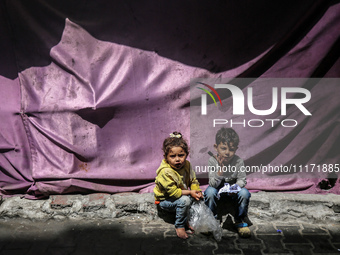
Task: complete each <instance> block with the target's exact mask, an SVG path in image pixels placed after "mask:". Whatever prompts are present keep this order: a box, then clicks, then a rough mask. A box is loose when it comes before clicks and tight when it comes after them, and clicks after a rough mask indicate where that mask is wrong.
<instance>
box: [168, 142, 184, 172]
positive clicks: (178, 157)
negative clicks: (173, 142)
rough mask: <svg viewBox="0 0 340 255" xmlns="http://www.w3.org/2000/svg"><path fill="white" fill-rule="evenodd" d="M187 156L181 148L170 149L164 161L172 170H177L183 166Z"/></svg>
mask: <svg viewBox="0 0 340 255" xmlns="http://www.w3.org/2000/svg"><path fill="white" fill-rule="evenodd" d="M187 156H188V155H187V154H186V153H185V151H184V150H183V149H182V148H181V147H172V148H171V149H170V151H169V153H168V155H167V156H166V159H165V160H166V161H167V162H168V164H169V165H170V166H171V167H172V168H173V169H175V170H179V169H181V168H182V167H183V166H184V164H185V160H186V159H187Z"/></svg>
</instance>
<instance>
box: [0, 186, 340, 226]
mask: <svg viewBox="0 0 340 255" xmlns="http://www.w3.org/2000/svg"><path fill="white" fill-rule="evenodd" d="M0 203H1V205H0V218H1V219H6V218H25V219H30V220H44V221H45V220H48V219H60V220H61V219H86V218H87V219H112V218H119V217H123V216H129V215H140V216H147V217H150V218H151V219H154V218H157V217H159V216H158V211H157V206H156V205H155V204H154V198H153V194H152V193H145V194H138V193H119V194H114V195H111V194H104V193H94V194H89V195H51V196H50V197H49V198H48V199H46V200H29V199H25V198H21V197H19V196H15V197H9V198H2V199H0ZM249 218H250V219H251V221H252V222H259V223H260V222H268V221H270V222H273V221H274V222H307V223H338V222H340V195H335V194H327V195H317V194H289V193H271V192H259V193H252V197H251V200H250V205H249Z"/></svg>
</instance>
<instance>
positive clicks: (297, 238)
mask: <svg viewBox="0 0 340 255" xmlns="http://www.w3.org/2000/svg"><path fill="white" fill-rule="evenodd" d="M226 221H227V220H226ZM222 226H223V237H222V240H221V241H219V242H216V241H215V239H214V238H213V235H209V234H208V235H207V234H201V233H196V234H191V235H190V237H189V239H187V240H182V239H179V238H178V237H177V236H176V233H175V229H174V226H173V225H172V224H171V223H169V222H165V221H164V220H163V219H159V218H157V219H153V220H151V219H150V218H148V217H145V216H142V215H140V216H139V215H138V214H136V215H134V216H128V217H121V218H113V219H110V220H109V219H101V220H99V219H95V220H91V219H82V220H70V219H66V220H52V219H49V220H46V221H32V220H27V219H26V220H25V219H22V218H16V219H1V221H0V254H1V255H2V254H3V255H21V254H28V255H31V254H32V255H33V254H34V255H37V254H44V255H45V254H56V255H59V254H79V255H87V254H100V255H105V254H122V255H123V254H124V255H129V254H131V255H132V254H145V255H151V254H155V255H156V254H157V255H159V254H169V255H170V254H205V255H207V254H255V255H257V254H264V255H265V254H277V255H278V254H303V255H305V254H334V255H339V254H340V223H339V224H337V223H332V224H328V225H317V224H308V223H285V222H268V223H266V224H264V223H254V225H252V226H251V227H250V228H251V231H252V236H251V238H248V239H244V238H240V237H239V236H238V235H237V233H236V231H235V230H234V229H233V228H232V227H231V225H230V224H228V223H226V222H224V223H222Z"/></svg>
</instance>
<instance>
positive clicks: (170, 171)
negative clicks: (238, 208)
mask: <svg viewBox="0 0 340 255" xmlns="http://www.w3.org/2000/svg"><path fill="white" fill-rule="evenodd" d="M163 152H164V159H163V160H162V163H161V165H160V166H159V168H158V169H157V172H156V173H157V176H156V180H155V183H156V187H155V188H154V190H153V191H154V194H155V203H156V204H158V205H159V207H160V208H161V209H163V210H166V211H170V212H176V220H175V228H176V233H177V236H178V237H180V238H183V239H186V238H188V235H187V233H186V231H185V228H186V227H188V228H189V229H190V230H192V231H193V229H192V228H191V227H190V226H189V225H188V222H187V221H188V218H187V214H188V212H189V208H190V205H191V203H192V202H193V199H196V200H199V199H200V198H202V197H203V196H202V191H201V189H200V187H199V183H198V181H197V179H196V175H195V172H194V171H193V170H192V168H191V164H190V162H189V161H187V160H186V159H187V157H188V154H189V148H188V144H187V143H186V141H185V140H184V139H183V137H182V134H181V133H178V132H173V133H171V134H170V137H168V138H166V139H165V140H164V142H163ZM189 188H190V189H189Z"/></svg>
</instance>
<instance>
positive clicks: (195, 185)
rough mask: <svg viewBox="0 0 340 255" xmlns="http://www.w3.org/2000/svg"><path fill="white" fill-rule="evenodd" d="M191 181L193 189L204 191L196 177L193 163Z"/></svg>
mask: <svg viewBox="0 0 340 255" xmlns="http://www.w3.org/2000/svg"><path fill="white" fill-rule="evenodd" d="M190 182H191V185H190V189H191V190H198V191H202V190H201V188H200V183H199V182H198V180H197V178H196V174H195V171H194V170H193V169H192V166H191V164H190Z"/></svg>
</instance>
